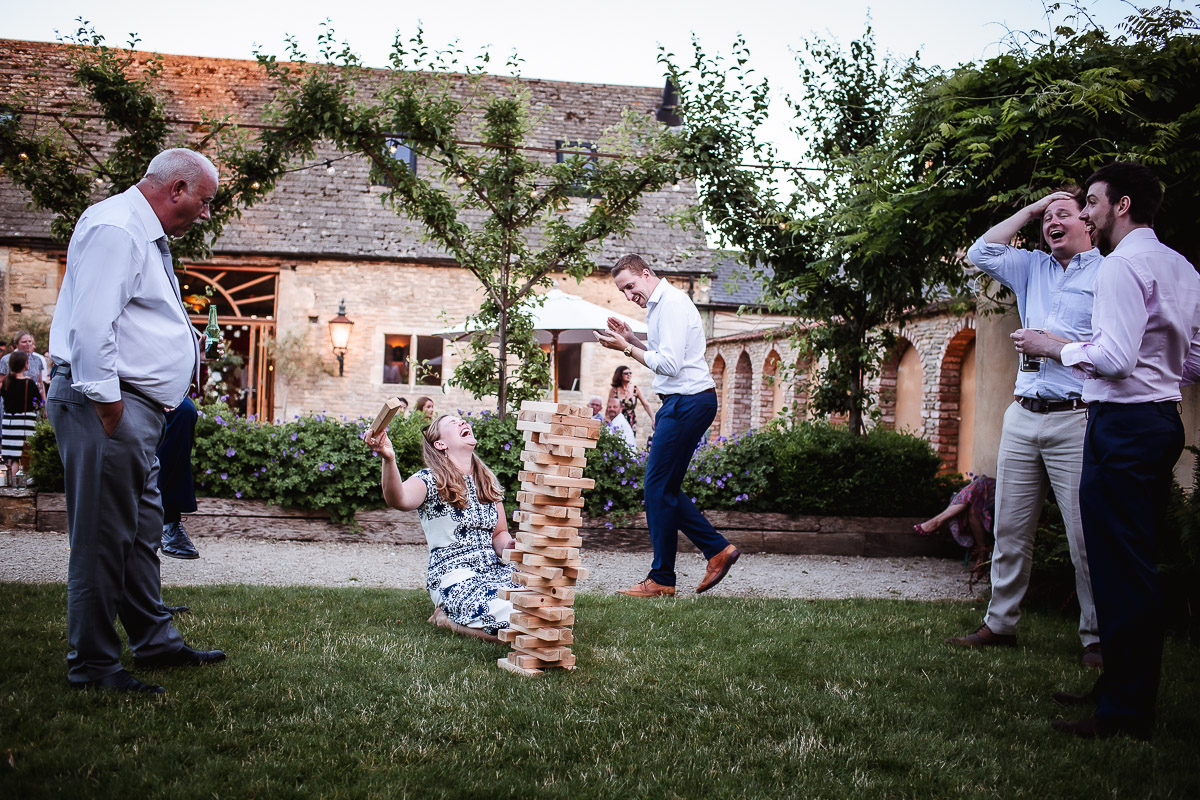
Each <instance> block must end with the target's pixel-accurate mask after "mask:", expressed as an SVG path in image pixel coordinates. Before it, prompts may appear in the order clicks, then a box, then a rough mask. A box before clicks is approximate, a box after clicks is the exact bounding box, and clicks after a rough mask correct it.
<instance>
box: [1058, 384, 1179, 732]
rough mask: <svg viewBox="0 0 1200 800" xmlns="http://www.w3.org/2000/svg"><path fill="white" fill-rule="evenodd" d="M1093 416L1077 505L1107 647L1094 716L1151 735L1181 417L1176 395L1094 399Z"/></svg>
mask: <svg viewBox="0 0 1200 800" xmlns="http://www.w3.org/2000/svg"><path fill="white" fill-rule="evenodd" d="M1088 416H1089V419H1088V429H1087V437H1086V439H1085V440H1084V451H1083V472H1082V475H1081V477H1080V483H1079V505H1080V515H1081V517H1082V519H1083V536H1084V541H1085V543H1086V546H1087V554H1088V566H1089V567H1090V569H1091V573H1092V593H1093V595H1094V596H1095V600H1096V616H1097V619H1098V621H1099V623H1100V647H1101V649H1102V650H1103V653H1104V674H1103V675H1102V676H1101V678H1100V680H1099V681H1098V682H1097V685H1096V688H1097V690H1098V691H1099V695H1100V702H1099V705H1098V707H1097V709H1096V716H1097V717H1100V718H1103V719H1107V720H1110V721H1112V722H1113V723H1114V724H1117V725H1120V726H1123V727H1125V728H1126V729H1129V730H1133V731H1137V732H1140V733H1142V734H1144V735H1146V736H1149V735H1150V733H1151V731H1152V730H1153V728H1154V705H1155V699H1156V697H1157V695H1158V684H1159V678H1160V675H1161V672H1162V647H1163V620H1162V591H1161V589H1160V587H1159V581H1158V566H1157V564H1158V532H1159V531H1160V530H1161V528H1162V525H1163V523H1164V519H1165V514H1166V508H1167V500H1168V497H1169V493H1170V490H1171V477H1172V470H1173V469H1174V467H1175V462H1176V461H1177V460H1178V459H1179V455H1180V453H1181V452H1182V451H1183V425H1182V423H1181V422H1180V420H1179V412H1178V410H1177V406H1176V404H1175V403H1173V402H1165V403H1131V404H1119V403H1095V404H1093V405H1092V406H1091V408H1090V409H1089V413H1088Z"/></svg>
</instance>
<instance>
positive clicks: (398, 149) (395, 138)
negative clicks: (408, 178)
mask: <svg viewBox="0 0 1200 800" xmlns="http://www.w3.org/2000/svg"><path fill="white" fill-rule="evenodd" d="M383 154H384V155H385V156H387V157H388V158H391V159H393V160H395V161H397V162H399V165H400V166H402V167H407V168H408V169H409V170H410V171H411V172H412V174H413V175H416V174H417V154H416V153H414V152H413V149H412V148H411V147H409V146H408V145H406V144H405V143H404V134H402V133H397V134H393V135H392V136H389V137H387V138H386V139H384V140H383ZM371 184H372V185H374V186H391V185H392V180H391V177H390V176H389V175H388V174H387V173H385V172H384V171H383V170H381V169H379V168H378V167H376V166H374V165H373V166H372V167H371Z"/></svg>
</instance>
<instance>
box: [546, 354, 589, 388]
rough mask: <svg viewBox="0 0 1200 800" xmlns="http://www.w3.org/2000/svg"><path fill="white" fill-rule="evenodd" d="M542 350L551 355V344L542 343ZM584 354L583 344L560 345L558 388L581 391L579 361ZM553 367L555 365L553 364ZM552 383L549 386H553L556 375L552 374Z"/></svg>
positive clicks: (547, 355)
mask: <svg viewBox="0 0 1200 800" xmlns="http://www.w3.org/2000/svg"><path fill="white" fill-rule="evenodd" d="M542 352H543V353H545V354H546V357H547V358H549V357H550V345H548V344H544V345H542ZM582 354H583V345H581V344H560V345H559V346H558V389H559V391H563V392H578V391H579V373H580V368H579V363H580V357H581V356H582ZM551 366H552V367H553V365H551ZM550 381H551V383H550V384H549V385H548V386H547V388H553V386H554V384H553V381H554V375H551V376H550Z"/></svg>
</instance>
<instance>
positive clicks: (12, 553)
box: [0, 531, 986, 600]
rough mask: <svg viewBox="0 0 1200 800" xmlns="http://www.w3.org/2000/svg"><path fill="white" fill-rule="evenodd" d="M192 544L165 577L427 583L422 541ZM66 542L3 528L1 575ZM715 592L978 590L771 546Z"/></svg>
mask: <svg viewBox="0 0 1200 800" xmlns="http://www.w3.org/2000/svg"><path fill="white" fill-rule="evenodd" d="M196 546H197V548H199V550H200V553H201V557H200V558H199V559H196V560H192V561H180V560H178V559H174V558H164V559H162V562H163V563H162V576H163V585H165V586H205V585H212V584H224V583H247V584H262V585H269V586H288V585H292V586H373V587H387V588H397V589H420V588H423V587H424V585H425V563H426V553H425V548H424V547H419V546H412V545H401V546H396V545H383V544H331V543H312V542H275V541H257V540H245V539H210V538H200V539H198V540H197V541H196ZM67 551H68V547H67V537H66V535H65V534H59V533H28V532H23V531H22V532H0V581H28V582H34V583H45V582H59V583H65V582H66V579H67ZM583 563H584V566H586V567H587V568H588V570H589V571H590V573H591V574H590V575H589V576H588V578H587V579H586V580H584V581H581V582H580V584H579V588H580V590H581V591H583V592H588V593H592V594H611V593H613V592H615V591H616V590H618V589H622V588H625V587H626V586H630V585H632V584H634V583H636V582H637V581H639V580H641V579H642V578H643V577H645V575H646V570H647V569H648V568H649V566H650V554H649V553H614V552H589V551H584V553H583ZM676 571H677V573H678V576H679V587H680V593H681V594H684V595H689V594H691V590H692V589H693V588H694V587H695V585H696V584H697V583H698V582H699V581H700V578H701V577H702V576H703V575H704V559H703V558H701V557H700V555H699V554H697V553H687V554H683V553H681V554H680V556H679V562H678V563H677V565H676ZM985 590H986V587H985ZM976 591H977V592H978V591H979V588H978V587H977V589H976ZM711 593H712V594H714V595H726V596H731V597H755V596H758V597H797V598H814V599H815V598H821V599H838V598H849V597H891V598H904V599H910V600H970V599H973V597H975V594H974V593H972V592H971V591H969V590H968V588H967V575H966V573H965V572H964V571H963V568H962V565H961V564H960V563H959V562H957V561H954V560H950V559H940V558H850V557H845V556H785V555H773V554H762V555H743V556H742V557H741V559H740V560H739V561H738V563H737V565H736V566H735V567H734V568H733V570H732V571H731V572H730V573H729V576H728V577H727V578H726V579H725V580H724V581H722V582H721V584H720V585H719V586H717V587H716V588H715V589H713V590H712V592H711Z"/></svg>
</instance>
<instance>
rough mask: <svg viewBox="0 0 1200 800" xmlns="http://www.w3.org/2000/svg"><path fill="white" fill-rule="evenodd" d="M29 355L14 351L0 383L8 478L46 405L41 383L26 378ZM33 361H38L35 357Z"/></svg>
mask: <svg viewBox="0 0 1200 800" xmlns="http://www.w3.org/2000/svg"><path fill="white" fill-rule="evenodd" d="M29 355H30V354H29V353H27V352H25V351H24V350H17V351H15V352H14V353H13V354H12V355H11V356H9V372H8V374H6V375H5V376H4V380H3V383H0V387H2V389H0V394H3V395H4V434H3V436H4V438H3V444H2V445H0V452H2V454H3V456H4V462H5V463H6V464H8V467H9V474H12V472H13V471H15V469H16V466H17V464H18V462H20V460H21V456H22V455H23V454H24V452H25V440H26V439H28V438H29V437H30V436H32V435H33V426H34V425H35V424H37V418H38V414H40V413H41V410H42V407H43V406H45V405H46V395H45V393H44V391H43V389H42V382H41V381H40V380H38V379H36V378H34V377H33V376H31V375H30V374H29V368H28V367H29ZM33 355H34V356H35V357H38V358H40V356H38V354H37V353H33Z"/></svg>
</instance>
